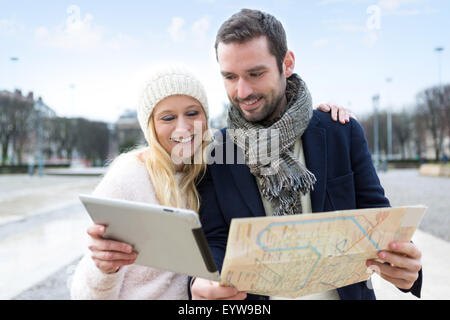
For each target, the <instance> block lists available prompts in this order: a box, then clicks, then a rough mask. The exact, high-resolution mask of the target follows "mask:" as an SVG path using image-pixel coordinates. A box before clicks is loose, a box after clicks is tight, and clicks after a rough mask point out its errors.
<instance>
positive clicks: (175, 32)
mask: <svg viewBox="0 0 450 320" xmlns="http://www.w3.org/2000/svg"><path fill="white" fill-rule="evenodd" d="M183 26H184V19H183V18H180V17H173V18H172V23H171V24H170V26H169V28H168V29H167V31H168V32H169V34H170V37H171V38H172V40H173V41H175V42H179V41H182V40H184V37H185V32H184V30H183Z"/></svg>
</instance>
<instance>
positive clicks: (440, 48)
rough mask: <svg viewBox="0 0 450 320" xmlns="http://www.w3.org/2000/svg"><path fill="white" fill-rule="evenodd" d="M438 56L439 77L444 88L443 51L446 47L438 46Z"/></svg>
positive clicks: (436, 50)
mask: <svg viewBox="0 0 450 320" xmlns="http://www.w3.org/2000/svg"><path fill="white" fill-rule="evenodd" d="M434 51H435V52H436V53H437V56H438V77H439V87H440V88H442V57H441V56H442V52H443V51H444V47H437V48H435V49H434Z"/></svg>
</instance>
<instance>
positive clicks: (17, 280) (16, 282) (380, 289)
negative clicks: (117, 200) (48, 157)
mask: <svg viewBox="0 0 450 320" xmlns="http://www.w3.org/2000/svg"><path fill="white" fill-rule="evenodd" d="M39 179H40V180H39ZM380 179H381V181H382V184H383V186H384V187H385V190H386V194H387V196H388V197H389V198H390V200H391V203H392V204H393V205H404V204H418V203H424V204H426V205H427V206H429V210H428V212H427V214H426V215H425V218H424V220H423V222H422V225H421V227H420V228H421V230H418V231H417V232H416V233H415V235H414V237H413V241H414V242H415V243H416V245H417V246H418V247H419V248H420V249H421V251H422V253H423V258H422V263H423V270H424V282H423V290H422V299H450V273H449V272H448V270H450V242H449V241H445V240H444V239H448V238H446V237H448V235H449V234H450V232H449V228H450V224H449V222H448V221H449V220H448V219H449V216H450V209H449V208H450V199H448V191H449V190H450V188H449V183H450V179H448V180H440V178H426V177H420V176H418V174H417V172H416V171H412V170H396V171H395V170H393V171H389V172H387V173H381V174H380ZM429 179H431V180H429ZM98 181H99V178H93V177H89V178H87V177H83V178H81V177H78V178H75V177H54V176H52V177H48V176H47V177H43V178H37V177H33V178H30V177H26V176H0V261H1V263H0V288H1V290H0V299H69V298H70V296H69V291H68V287H67V284H68V283H69V282H70V278H71V274H72V273H73V270H74V267H75V265H76V263H77V262H78V260H79V258H80V257H81V255H82V254H83V252H84V250H86V249H85V248H86V244H87V236H86V233H85V230H86V227H87V226H88V225H89V224H90V220H89V218H88V216H87V215H86V214H85V212H84V209H83V207H82V206H81V204H80V203H79V202H78V200H77V199H76V196H77V194H78V193H90V192H91V191H92V190H93V188H94V187H95V185H96V184H97V183H98ZM5 183H7V184H8V187H6V184H5ZM55 195H56V197H55ZM14 199H15V200H14ZM27 199H30V202H31V203H32V205H30V204H29V203H27ZM49 199H52V201H49ZM55 199H56V203H55ZM19 205H20V206H21V208H22V209H20V210H19V209H18V206H19ZM36 208H40V209H39V210H36ZM12 212H13V215H15V216H16V218H14V219H11V218H9V222H8V223H7V222H6V221H8V220H7V219H5V216H8V215H9V216H11V214H12ZM2 218H3V224H2V222H1V221H2ZM422 226H425V227H426V229H427V230H426V231H424V229H423V228H422ZM372 279H373V280H372V281H373V286H374V288H375V291H376V295H377V298H378V299H414V297H413V296H412V295H411V294H403V293H402V292H400V291H399V290H397V289H396V288H394V287H393V286H392V285H391V284H389V283H387V282H385V281H384V280H382V279H380V278H379V277H378V276H376V275H374V276H373V277H372Z"/></svg>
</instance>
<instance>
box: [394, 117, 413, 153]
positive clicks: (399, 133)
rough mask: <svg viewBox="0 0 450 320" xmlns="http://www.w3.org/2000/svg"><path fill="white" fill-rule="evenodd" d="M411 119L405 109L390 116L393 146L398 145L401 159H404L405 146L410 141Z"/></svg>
mask: <svg viewBox="0 0 450 320" xmlns="http://www.w3.org/2000/svg"><path fill="white" fill-rule="evenodd" d="M412 119H413V117H412V116H411V115H410V114H409V112H408V111H407V110H406V109H403V111H402V112H400V113H393V114H392V134H393V139H394V145H398V149H400V153H401V156H402V159H405V158H406V156H405V152H406V146H407V145H408V143H409V142H410V141H411V139H412V132H413V130H412V127H413V123H412Z"/></svg>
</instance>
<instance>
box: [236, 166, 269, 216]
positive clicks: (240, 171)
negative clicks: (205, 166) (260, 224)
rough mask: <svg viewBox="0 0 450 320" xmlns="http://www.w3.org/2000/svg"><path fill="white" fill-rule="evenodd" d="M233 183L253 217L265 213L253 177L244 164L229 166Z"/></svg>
mask: <svg viewBox="0 0 450 320" xmlns="http://www.w3.org/2000/svg"><path fill="white" fill-rule="evenodd" d="M229 168H230V170H231V175H232V176H233V179H234V183H235V184H236V186H237V189H238V190H239V192H240V194H241V196H242V199H243V200H244V202H245V203H246V205H247V207H248V208H249V209H250V212H251V213H252V215H254V216H255V217H261V216H264V215H265V211H264V206H263V204H262V200H261V195H260V193H259V190H258V185H257V184H256V181H255V177H254V176H253V175H252V173H251V172H250V169H249V168H248V167H247V166H246V165H245V164H238V165H233V166H229Z"/></svg>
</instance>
